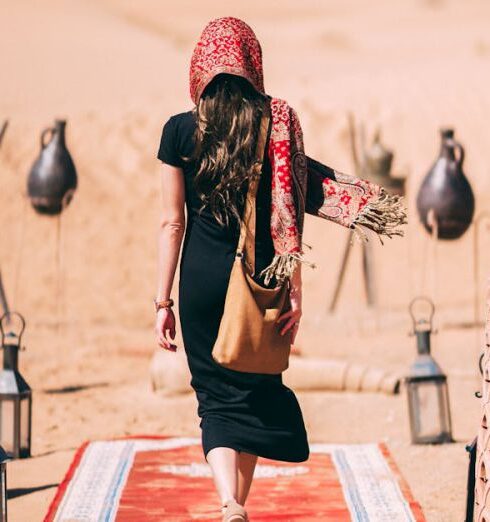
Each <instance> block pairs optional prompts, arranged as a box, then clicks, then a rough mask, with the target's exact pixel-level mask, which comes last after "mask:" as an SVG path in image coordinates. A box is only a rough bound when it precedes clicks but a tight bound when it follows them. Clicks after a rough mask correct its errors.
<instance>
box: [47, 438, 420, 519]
mask: <svg viewBox="0 0 490 522" xmlns="http://www.w3.org/2000/svg"><path fill="white" fill-rule="evenodd" d="M172 438H187V439H195V440H196V443H197V442H198V441H199V440H200V439H199V438H198V437H183V436H182V435H147V434H145V435H125V436H120V437H109V438H107V437H104V438H100V439H92V440H87V441H85V442H83V443H82V444H81V445H80V447H79V448H78V449H77V450H76V451H75V454H74V456H73V459H72V461H71V463H70V466H69V467H68V470H67V471H66V473H65V476H64V477H63V480H62V481H61V482H60V484H59V486H58V489H57V491H56V494H55V496H54V497H53V499H52V501H51V503H50V505H49V507H48V511H47V513H46V516H45V517H44V519H43V522H51V521H52V520H53V519H54V516H55V515H56V511H57V509H58V507H59V505H60V503H61V500H62V499H63V496H64V494H65V492H66V490H67V488H68V485H69V483H70V481H71V479H72V478H73V476H74V474H75V473H76V470H77V468H78V466H79V464H80V462H81V460H82V457H83V454H84V453H85V450H86V449H87V447H88V446H89V445H90V444H91V443H93V442H98V441H99V442H103V441H106V442H107V441H117V440H133V439H143V440H165V439H172ZM358 444H375V445H376V446H378V448H379V449H380V451H381V454H382V455H383V457H384V458H385V460H386V462H387V464H388V466H389V468H390V470H391V471H392V472H393V474H394V476H395V477H396V481H397V483H398V485H399V487H400V490H401V492H402V494H403V496H404V498H405V500H406V501H407V502H408V504H409V506H410V509H411V510H412V513H413V516H414V517H415V520H416V522H425V520H426V519H425V516H424V514H423V511H422V507H421V505H420V503H419V502H418V501H417V500H416V499H415V497H414V495H413V493H412V490H411V488H410V486H409V484H408V482H407V480H406V479H405V477H404V476H403V475H402V473H401V471H400V468H399V467H398V465H397V464H396V461H395V459H394V457H393V455H392V453H391V451H390V449H389V448H388V445H387V444H386V443H385V442H383V441H380V442H372V443H310V448H311V453H324V452H326V451H325V450H323V451H322V447H323V448H328V447H334V446H352V445H358Z"/></svg>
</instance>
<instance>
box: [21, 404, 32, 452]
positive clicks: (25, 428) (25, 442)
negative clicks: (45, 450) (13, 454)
mask: <svg viewBox="0 0 490 522" xmlns="http://www.w3.org/2000/svg"><path fill="white" fill-rule="evenodd" d="M29 403H30V397H29V396H27V397H23V398H22V400H21V401H20V453H21V455H22V456H26V457H27V456H30V449H29V446H30V444H29V439H30V436H29V409H30V404H29Z"/></svg>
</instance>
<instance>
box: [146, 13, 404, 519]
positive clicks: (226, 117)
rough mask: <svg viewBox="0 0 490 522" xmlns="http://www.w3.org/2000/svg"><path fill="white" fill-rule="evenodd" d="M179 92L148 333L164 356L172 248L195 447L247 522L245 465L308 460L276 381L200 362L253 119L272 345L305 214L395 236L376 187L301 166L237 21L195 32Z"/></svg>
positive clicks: (168, 139)
mask: <svg viewBox="0 0 490 522" xmlns="http://www.w3.org/2000/svg"><path fill="white" fill-rule="evenodd" d="M190 92H191V97H192V100H193V101H194V103H195V107H194V109H193V110H190V111H187V112H183V113H179V114H176V115H174V116H172V117H170V118H169V119H168V120H167V122H166V123H165V125H164V128H163V132H162V137H161V143H160V148H159V151H158V158H159V159H160V160H161V161H162V162H163V166H162V174H161V176H162V192H163V208H162V219H161V227H160V239H159V280H158V289H157V297H156V300H155V302H156V309H157V318H156V334H157V338H158V342H159V344H160V346H161V347H163V348H165V349H167V350H171V351H175V350H176V349H177V348H176V345H175V344H173V343H172V342H171V339H174V338H175V316H174V313H173V311H172V305H173V300H172V299H171V295H170V293H171V289H172V283H173V279H174V275H175V271H176V268H177V262H178V256H179V253H180V249H181V244H182V242H183V246H182V257H181V262H180V267H179V268H180V278H179V318H180V323H181V327H182V337H183V341H184V348H185V352H186V356H187V361H188V364H189V369H190V371H191V375H192V378H191V386H192V387H193V389H194V390H195V393H196V397H197V400H198V410H197V413H198V415H199V417H200V418H201V422H200V427H201V430H202V431H201V433H202V447H203V452H204V457H205V459H206V461H207V462H208V463H209V465H210V466H211V469H212V473H213V477H214V481H215V485H216V488H217V491H218V494H219V496H220V499H221V505H222V506H221V507H222V512H223V520H224V521H228V522H232V521H233V522H238V521H244V520H248V519H247V513H246V510H245V508H244V504H245V501H246V499H247V496H248V493H249V490H250V486H251V483H252V477H253V474H254V469H255V465H256V462H257V457H258V456H261V457H264V458H270V459H274V460H280V461H287V462H304V461H306V460H307V459H308V457H309V445H308V438H307V433H306V429H305V425H304V421H303V416H302V412H301V408H300V406H299V404H298V401H297V399H296V396H295V394H294V393H293V391H292V390H291V389H289V388H288V387H287V386H285V385H284V384H283V382H282V374H260V373H246V372H238V371H234V370H231V369H228V368H225V367H223V366H221V365H219V364H218V363H217V362H215V360H214V359H213V358H212V355H211V352H212V349H213V346H214V343H215V340H216V338H217V334H218V328H219V324H220V319H221V316H222V314H223V308H224V302H225V296H226V291H227V286H228V281H229V277H230V272H231V267H232V265H233V262H234V258H235V251H236V248H237V243H238V238H239V232H240V218H241V217H242V213H243V210H244V201H245V195H246V192H247V189H248V180H249V177H250V175H251V173H252V166H253V162H254V153H255V146H256V143H257V137H258V131H259V125H260V121H261V117H262V113H263V111H268V112H269V114H270V115H271V125H270V127H269V129H268V135H267V141H266V149H265V150H266V151H267V154H265V155H264V163H263V166H262V172H261V175H260V179H259V186H258V191H257V196H256V202H255V205H256V207H255V210H256V230H255V272H254V276H253V277H254V279H255V280H256V281H257V282H258V283H260V284H262V285H264V286H271V287H272V286H275V285H276V284H277V283H279V282H281V281H283V280H284V279H286V278H287V279H289V283H290V289H291V290H290V305H291V306H290V309H289V310H288V312H286V313H284V314H282V315H281V316H280V317H279V320H278V329H279V330H280V333H281V334H282V335H285V334H286V333H287V332H289V334H291V339H292V341H293V342H294V339H295V337H296V334H297V331H298V327H299V322H300V319H301V313H302V309H301V300H302V289H301V266H302V263H308V262H307V261H305V259H304V258H303V251H302V248H301V246H302V244H303V243H302V241H301V239H302V230H303V222H304V212H305V211H306V212H309V213H310V214H312V215H315V216H318V217H320V218H324V219H328V220H331V221H333V222H335V223H338V224H340V225H343V226H346V227H349V228H352V229H353V230H354V231H356V232H359V233H360V234H361V237H362V236H363V235H364V233H363V232H362V231H361V230H360V229H361V227H367V228H370V229H371V230H374V231H375V232H376V233H377V234H384V235H387V236H389V237H391V236H392V235H403V233H402V232H401V231H399V230H398V229H397V227H398V225H400V224H402V223H406V221H405V219H406V214H405V212H404V211H403V209H402V208H401V206H400V201H398V199H397V198H398V197H397V196H391V195H388V194H386V192H385V191H384V189H383V188H382V187H380V186H378V185H375V184H373V183H370V182H368V181H366V180H361V179H359V178H355V177H353V176H348V175H346V174H343V173H340V172H337V171H335V170H333V169H330V168H329V167H326V166H324V165H322V164H320V163H319V162H317V161H315V160H312V159H311V158H307V156H305V154H304V150H303V138H302V132H301V126H300V124H299V120H298V116H297V114H296V112H295V111H294V109H292V108H291V107H289V105H288V104H287V102H285V101H284V100H280V99H278V98H272V97H270V96H268V95H267V94H266V93H265V91H264V85H263V73H262V53H261V47H260V44H259V42H258V41H257V39H256V37H255V34H254V33H253V31H252V29H251V28H250V27H249V26H248V25H247V24H246V23H244V22H243V21H241V20H239V19H237V18H234V17H224V18H218V19H215V20H212V21H211V22H210V23H209V24H208V25H207V26H206V27H205V28H204V30H203V32H202V34H201V37H200V39H199V42H198V43H197V45H196V47H195V48H194V52H193V55H192V60H191V68H190ZM308 162H309V163H308ZM307 166H308V168H307ZM310 170H311V172H310ZM305 194H306V196H305ZM184 208H187V222H186V218H185V212H184Z"/></svg>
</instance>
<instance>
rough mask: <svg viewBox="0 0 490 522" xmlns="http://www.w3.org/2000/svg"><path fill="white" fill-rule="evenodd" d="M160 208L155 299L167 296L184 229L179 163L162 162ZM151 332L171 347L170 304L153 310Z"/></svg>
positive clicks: (172, 279) (183, 195)
mask: <svg viewBox="0 0 490 522" xmlns="http://www.w3.org/2000/svg"><path fill="white" fill-rule="evenodd" d="M161 180H162V183H161V186H162V209H161V218H160V226H159V228H158V282H157V295H156V299H157V301H163V300H167V299H169V298H170V297H171V296H170V293H171V291H172V286H173V281H174V277H175V271H176V269H177V262H178V259H179V253H180V247H181V244H182V239H183V237H184V231H185V210H184V209H185V185H184V173H183V171H182V169H181V168H180V167H175V166H173V165H168V164H167V163H163V164H162V173H161ZM155 333H156V335H157V340H158V344H159V345H160V346H161V347H162V348H165V349H167V350H171V351H175V350H176V349H177V347H176V345H175V344H173V343H171V342H170V340H169V338H168V335H169V334H170V338H171V339H174V338H175V316H174V313H173V311H172V309H171V308H161V309H160V310H159V311H158V312H157V317H156V325H155Z"/></svg>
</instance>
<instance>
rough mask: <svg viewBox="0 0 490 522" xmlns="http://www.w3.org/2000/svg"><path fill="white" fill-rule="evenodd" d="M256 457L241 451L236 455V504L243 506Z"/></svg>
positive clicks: (250, 483) (250, 482)
mask: <svg viewBox="0 0 490 522" xmlns="http://www.w3.org/2000/svg"><path fill="white" fill-rule="evenodd" d="M257 458H258V457H257V455H253V454H251V453H245V452H243V451H241V452H240V453H239V454H238V497H237V500H238V503H239V504H241V505H242V506H244V505H245V501H246V500H247V496H248V493H249V491H250V486H251V485H252V479H253V475H254V470H255V465H256V464H257Z"/></svg>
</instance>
